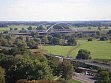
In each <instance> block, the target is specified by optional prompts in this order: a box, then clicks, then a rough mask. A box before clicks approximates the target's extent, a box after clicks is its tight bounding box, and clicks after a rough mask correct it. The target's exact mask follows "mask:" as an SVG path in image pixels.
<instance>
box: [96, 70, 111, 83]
mask: <svg viewBox="0 0 111 83" xmlns="http://www.w3.org/2000/svg"><path fill="white" fill-rule="evenodd" d="M96 79H97V81H96V82H95V83H110V72H109V71H108V70H99V71H98V73H97V75H96Z"/></svg>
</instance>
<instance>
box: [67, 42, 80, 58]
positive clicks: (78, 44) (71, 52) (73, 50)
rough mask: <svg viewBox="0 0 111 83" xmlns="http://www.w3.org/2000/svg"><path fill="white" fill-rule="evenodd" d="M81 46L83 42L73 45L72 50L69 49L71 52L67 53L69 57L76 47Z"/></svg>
mask: <svg viewBox="0 0 111 83" xmlns="http://www.w3.org/2000/svg"><path fill="white" fill-rule="evenodd" d="M80 46H81V44H80V43H78V44H77V46H75V47H73V48H72V49H71V50H69V52H68V53H67V56H68V57H71V54H72V52H73V51H74V50H75V49H77V48H78V47H80Z"/></svg>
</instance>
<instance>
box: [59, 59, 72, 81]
mask: <svg viewBox="0 0 111 83" xmlns="http://www.w3.org/2000/svg"><path fill="white" fill-rule="evenodd" d="M58 70H59V74H60V75H61V78H64V79H65V80H68V79H71V78H72V75H73V65H72V64H71V62H70V61H67V60H64V61H63V62H61V63H60V64H59V66H58Z"/></svg>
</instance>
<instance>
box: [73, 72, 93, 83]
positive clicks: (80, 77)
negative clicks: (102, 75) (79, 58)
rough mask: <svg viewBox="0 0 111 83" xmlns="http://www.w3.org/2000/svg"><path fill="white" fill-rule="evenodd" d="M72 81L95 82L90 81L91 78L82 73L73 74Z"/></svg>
mask: <svg viewBox="0 0 111 83" xmlns="http://www.w3.org/2000/svg"><path fill="white" fill-rule="evenodd" d="M74 74H75V75H74V76H73V79H75V80H78V81H80V82H82V83H94V82H95V80H93V79H91V78H93V76H88V75H85V74H82V73H74Z"/></svg>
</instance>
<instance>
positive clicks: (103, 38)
mask: <svg viewBox="0 0 111 83" xmlns="http://www.w3.org/2000/svg"><path fill="white" fill-rule="evenodd" d="M106 40H108V38H107V37H106V36H102V37H100V41H106Z"/></svg>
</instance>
